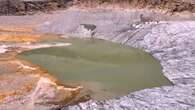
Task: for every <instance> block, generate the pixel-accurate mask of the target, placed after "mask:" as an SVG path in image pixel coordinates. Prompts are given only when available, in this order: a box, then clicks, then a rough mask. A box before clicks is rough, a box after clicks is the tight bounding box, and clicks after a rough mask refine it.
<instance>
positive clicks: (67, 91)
mask: <svg viewBox="0 0 195 110" xmlns="http://www.w3.org/2000/svg"><path fill="white" fill-rule="evenodd" d="M80 89H81V87H80V86H79V87H76V88H66V87H64V86H59V85H57V84H56V83H55V82H53V81H51V80H50V79H48V78H43V77H42V78H40V80H39V81H38V83H37V86H36V88H35V90H34V92H33V93H32V94H31V100H32V101H31V102H32V105H33V106H36V104H40V105H42V104H43V105H44V104H68V103H70V102H71V100H73V99H74V98H75V97H77V95H78V94H79V93H80Z"/></svg>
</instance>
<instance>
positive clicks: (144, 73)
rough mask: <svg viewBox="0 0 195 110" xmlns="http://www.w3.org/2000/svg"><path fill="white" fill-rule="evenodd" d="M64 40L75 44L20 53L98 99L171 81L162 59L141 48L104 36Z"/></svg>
mask: <svg viewBox="0 0 195 110" xmlns="http://www.w3.org/2000/svg"><path fill="white" fill-rule="evenodd" d="M61 42H67V43H72V45H71V46H68V47H52V48H44V49H36V50H31V51H27V52H23V53H21V54H20V55H19V57H20V58H22V59H26V60H29V61H31V62H33V63H35V64H38V65H39V66H41V67H43V68H45V69H47V70H48V71H49V73H50V74H52V75H54V76H56V77H57V78H58V79H60V80H62V81H63V82H64V83H66V84H70V85H83V86H84V90H83V91H84V93H86V94H89V95H90V96H91V97H92V98H94V99H96V100H102V99H108V98H116V97H119V96H123V95H126V94H128V93H129V92H133V91H137V90H140V89H144V88H151V87H157V86H164V85H170V84H171V83H170V82H169V80H167V79H166V78H165V77H164V76H163V73H162V71H161V66H160V64H159V62H158V61H157V60H155V59H154V58H153V57H152V56H151V55H149V54H148V53H146V52H143V51H141V50H139V49H135V48H131V47H127V46H122V45H120V44H115V43H111V42H107V41H103V40H90V39H65V40H62V41H61Z"/></svg>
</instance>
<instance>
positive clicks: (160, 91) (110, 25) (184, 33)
mask: <svg viewBox="0 0 195 110" xmlns="http://www.w3.org/2000/svg"><path fill="white" fill-rule="evenodd" d="M103 13H104V14H103ZM109 13H111V14H108V13H107V12H105V11H104V12H98V11H96V12H92V13H90V12H79V11H73V12H71V11H70V12H69V11H65V12H59V13H58V14H54V15H53V16H54V17H57V19H52V20H49V19H48V18H47V19H45V20H43V21H44V22H41V23H39V24H38V25H36V26H35V30H36V31H37V32H41V33H44V32H51V33H56V34H59V33H60V34H68V35H72V36H76V37H83V36H85V37H86V35H88V36H87V37H90V32H91V31H90V30H88V29H85V30H84V32H83V29H82V28H80V24H87V23H89V24H93V25H95V26H96V27H97V29H96V33H95V35H94V37H96V38H100V39H105V40H109V41H112V42H117V43H122V44H124V45H129V46H133V47H136V48H140V49H143V50H144V51H146V52H149V53H150V54H151V55H152V56H154V57H155V58H156V59H157V60H159V61H160V64H161V65H162V70H163V73H164V75H165V76H166V77H167V78H168V79H169V80H170V81H171V82H172V83H173V86H165V87H156V88H150V89H144V90H140V91H137V92H134V93H130V94H128V95H127V96H124V97H120V98H117V99H110V100H105V101H94V100H90V101H88V102H84V103H79V104H77V105H73V106H68V107H66V106H64V107H63V106H60V107H57V108H56V106H55V107H54V108H53V106H49V105H41V106H45V107H43V108H42V109H45V110H52V109H56V110H59V109H60V110H94V109H97V110H194V109H195V86H194V85H195V45H194V43H195V21H192V20H191V21H190V20H188V21H177V20H176V21H163V19H162V20H161V21H160V22H159V23H149V24H145V23H138V24H137V21H139V20H138V16H137V15H136V16H135V15H134V14H132V15H131V14H130V15H127V14H126V12H123V13H120V12H109ZM112 14H113V15H112ZM102 16H103V17H102ZM127 16H128V17H127ZM132 16H134V17H133V18H132ZM50 17H51V16H50ZM129 17H130V18H132V19H131V22H129ZM30 18H31V17H30ZM32 18H33V16H32ZM35 18H36V17H35ZM65 18H66V21H64V19H65ZM0 19H1V18H0ZM10 19H12V18H10ZM86 19H87V21H86ZM118 19H122V20H118ZM30 20H31V19H30ZM30 20H29V21H27V22H31V21H30ZM16 21H17V20H16ZM74 21H75V22H74ZM16 24H17V23H16ZM63 36H66V35H63ZM6 106H10V105H9V104H7V105H6ZM6 106H5V105H4V106H2V105H0V107H1V108H2V107H4V108H6ZM20 106H21V105H20ZM37 108H38V107H37Z"/></svg>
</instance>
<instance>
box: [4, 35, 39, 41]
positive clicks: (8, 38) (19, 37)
mask: <svg viewBox="0 0 195 110" xmlns="http://www.w3.org/2000/svg"><path fill="white" fill-rule="evenodd" d="M40 38H41V35H38V34H27V33H23V34H18V33H1V34H0V41H4V42H36V41H38V40H39V39H40Z"/></svg>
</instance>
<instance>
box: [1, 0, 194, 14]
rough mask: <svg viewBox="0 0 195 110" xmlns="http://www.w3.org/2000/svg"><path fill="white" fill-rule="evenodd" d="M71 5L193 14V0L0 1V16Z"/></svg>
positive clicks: (46, 10)
mask: <svg viewBox="0 0 195 110" xmlns="http://www.w3.org/2000/svg"><path fill="white" fill-rule="evenodd" d="M72 5H76V6H84V7H92V8H94V7H97V6H108V5H116V6H119V7H122V8H129V7H138V8H145V7H147V8H158V9H166V10H168V11H169V12H172V13H173V12H181V11H190V12H195V1H194V0H0V15H13V14H14V15H24V14H34V13H35V12H38V11H41V12H48V11H51V10H56V9H64V8H67V7H70V6H72Z"/></svg>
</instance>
